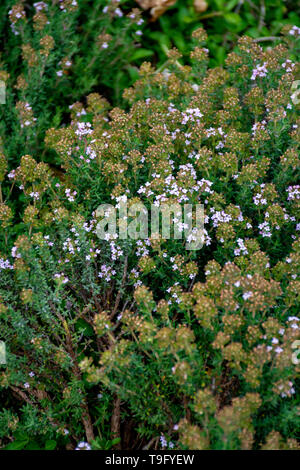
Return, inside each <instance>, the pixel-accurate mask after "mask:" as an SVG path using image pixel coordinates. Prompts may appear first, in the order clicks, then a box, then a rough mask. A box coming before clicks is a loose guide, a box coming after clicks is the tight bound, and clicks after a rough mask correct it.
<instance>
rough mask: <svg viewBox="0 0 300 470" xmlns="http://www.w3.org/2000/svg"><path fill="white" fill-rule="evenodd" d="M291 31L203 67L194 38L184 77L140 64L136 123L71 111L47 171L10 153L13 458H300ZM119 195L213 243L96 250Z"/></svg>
mask: <svg viewBox="0 0 300 470" xmlns="http://www.w3.org/2000/svg"><path fill="white" fill-rule="evenodd" d="M70 18H71V17H70ZM282 34H283V36H282V41H281V43H280V44H279V45H277V46H275V47H273V48H269V49H267V50H263V49H262V48H261V46H260V45H258V44H257V43H255V42H253V40H252V39H251V38H249V37H243V38H241V39H240V40H239V41H238V45H237V49H236V51H235V52H232V53H230V54H229V55H228V57H227V59H226V63H225V65H224V67H222V66H220V67H215V68H210V67H208V52H207V49H206V48H205V47H204V46H205V41H206V39H207V37H206V33H205V32H204V30H202V29H198V30H197V31H195V32H194V33H193V42H194V47H193V50H192V52H191V54H190V60H191V66H187V65H182V64H181V54H180V52H179V51H178V50H176V49H172V50H170V51H169V53H168V61H167V63H166V64H165V67H164V69H163V70H157V69H156V68H155V67H152V66H151V64H150V63H147V62H145V63H143V65H142V66H141V68H140V71H139V79H138V81H136V82H135V84H134V85H133V86H132V87H130V88H128V89H127V90H125V92H124V96H123V97H124V100H126V102H127V108H126V109H122V108H121V107H112V106H110V104H109V102H108V101H107V100H106V99H104V98H103V97H101V96H100V95H99V94H97V93H91V94H89V95H88V96H87V97H86V99H85V100H84V102H79V101H76V102H75V103H73V105H71V106H70V113H71V122H70V124H69V125H65V126H60V127H59V128H56V126H55V125H53V126H52V127H49V129H48V130H47V131H46V135H45V140H44V146H45V151H47V152H49V154H53V155H55V158H56V162H57V165H59V168H58V169H56V170H55V171H54V169H53V168H52V167H51V166H49V165H48V164H47V163H46V162H43V161H40V158H39V157H40V156H39V155H38V154H35V152H31V153H26V152H22V154H21V155H22V157H21V158H20V163H17V164H16V165H15V166H14V167H13V168H11V166H9V165H11V161H10V162H7V157H6V156H5V150H6V149H5V143H3V149H2V153H1V155H0V181H1V193H0V198H1V199H0V200H1V204H0V222H1V229H2V230H1V255H0V325H1V330H0V331H1V339H2V340H3V341H5V344H6V358H7V363H6V364H4V365H0V370H1V374H0V387H1V388H0V397H1V411H0V439H1V446H2V447H4V448H10V449H22V448H25V449H54V448H56V449H61V448H68V449H74V448H77V449H90V448H91V447H92V448H94V449H107V448H110V447H112V446H114V447H119V448H120V447H121V448H123V449H136V448H163V449H166V448H175V449H296V448H297V447H298V444H297V440H296V439H297V429H299V399H298V398H297V387H298V386H299V383H298V378H297V376H298V375H297V374H299V364H298V361H297V360H292V357H293V354H294V345H295V341H296V340H297V338H299V318H298V317H297V314H298V312H299V293H300V283H299V280H298V278H297V276H298V274H299V246H300V239H299V235H298V232H299V228H300V227H299V222H298V216H299V199H300V188H299V184H298V182H299V143H300V135H299V129H300V128H299V125H300V118H299V113H298V110H297V92H296V93H294V95H293V96H292V94H293V84H294V82H295V80H296V79H297V73H298V72H299V64H298V63H297V57H298V56H299V37H300V30H299V28H297V27H295V26H291V25H287V26H285V27H284V28H283V30H282ZM22 109H23V108H22ZM24 109H25V110H26V112H29V111H30V110H28V107H27V108H26V107H25V108H24ZM12 112H13V111H12ZM24 112H25V111H24ZM36 125H38V124H36ZM28 127H29V126H28ZM32 135H33V136H34V132H33V134H32ZM29 140H30V137H28V138H26V139H24V141H25V142H27V144H28V142H29ZM28 145H29V144H28ZM24 149H25V150H26V151H27V149H28V147H25V146H24ZM33 149H34V147H33ZM35 150H36V149H35ZM16 199H17V200H18V204H16ZM124 200H128V202H129V204H132V203H133V202H139V201H140V202H143V203H144V204H145V205H146V206H147V207H148V206H149V205H150V204H153V203H155V204H158V205H159V204H160V203H162V202H164V203H165V204H172V203H174V202H177V203H179V204H184V203H186V202H190V203H192V204H197V203H201V204H203V205H204V208H205V231H204V246H203V248H202V249H200V250H198V251H188V250H186V247H185V242H184V241H182V240H174V239H170V240H165V239H162V238H160V239H154V238H148V239H146V240H132V239H127V240H121V239H118V237H117V236H115V237H113V238H109V237H108V238H109V239H108V240H100V239H99V238H98V236H97V232H96V227H97V223H98V221H99V218H98V215H97V208H98V206H99V205H100V204H103V203H110V204H114V205H116V206H118V204H120V202H121V201H124Z"/></svg>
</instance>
